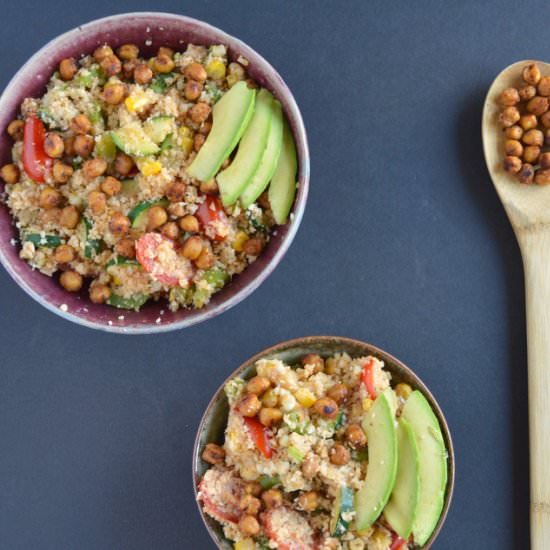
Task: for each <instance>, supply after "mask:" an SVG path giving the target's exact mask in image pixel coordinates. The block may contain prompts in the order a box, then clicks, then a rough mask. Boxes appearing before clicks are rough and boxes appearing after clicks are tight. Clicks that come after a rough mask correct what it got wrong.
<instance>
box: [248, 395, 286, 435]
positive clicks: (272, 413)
mask: <svg viewBox="0 0 550 550" xmlns="http://www.w3.org/2000/svg"><path fill="white" fill-rule="evenodd" d="M251 395H254V394H251ZM258 418H259V420H260V422H261V423H262V424H263V425H264V426H267V427H268V428H269V427H271V426H274V425H275V424H278V423H279V422H280V421H281V420H282V419H283V413H282V411H281V410H280V409H276V408H274V407H262V408H261V410H260V413H259V415H258Z"/></svg>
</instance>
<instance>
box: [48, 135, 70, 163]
mask: <svg viewBox="0 0 550 550" xmlns="http://www.w3.org/2000/svg"><path fill="white" fill-rule="evenodd" d="M64 150H65V144H64V143H63V138H62V137H61V136H60V135H59V134H56V133H55V132H48V133H47V134H46V137H45V139H44V151H45V152H46V154H47V155H48V156H49V157H52V158H56V159H57V158H60V157H61V156H62V155H63V151H64Z"/></svg>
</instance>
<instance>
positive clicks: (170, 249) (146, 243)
mask: <svg viewBox="0 0 550 550" xmlns="http://www.w3.org/2000/svg"><path fill="white" fill-rule="evenodd" d="M136 258H137V260H138V262H139V263H140V264H141V265H142V266H143V268H144V269H145V271H147V272H148V273H150V274H151V276H152V277H153V279H155V280H157V281H159V282H161V283H163V284H165V285H168V286H181V287H184V288H186V287H187V286H188V284H189V281H190V279H191V278H192V277H193V274H194V269H193V267H192V265H191V262H190V261H189V260H188V259H186V258H184V257H182V256H180V255H179V254H178V253H177V252H176V249H175V245H174V241H172V240H171V239H169V238H167V237H165V236H164V235H161V234H160V233H145V235H142V236H141V237H140V238H139V240H138V241H137V243H136Z"/></svg>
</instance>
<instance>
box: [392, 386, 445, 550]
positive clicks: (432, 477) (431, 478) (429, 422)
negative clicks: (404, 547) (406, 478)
mask: <svg viewBox="0 0 550 550" xmlns="http://www.w3.org/2000/svg"><path fill="white" fill-rule="evenodd" d="M401 418H402V419H405V420H406V421H407V422H409V424H410V425H411V427H412V430H413V432H414V435H415V439H416V442H417V445H418V453H419V461H418V464H419V474H420V491H419V496H418V508H417V513H416V518H415V520H414V523H413V529H412V532H413V536H414V542H415V543H416V544H418V545H419V546H423V545H424V544H425V543H426V542H427V541H428V539H429V538H430V536H431V534H432V533H433V531H434V529H435V527H436V525H437V522H438V521H439V517H440V516H441V511H442V509H443V503H444V501H445V489H446V487H447V449H446V448H445V442H444V440H443V435H442V433H441V428H440V427H439V422H438V421H437V417H436V416H435V414H434V412H433V410H432V408H431V407H430V404H429V403H428V401H427V400H426V398H425V397H424V396H423V395H422V394H421V393H420V392H419V391H417V390H415V391H414V392H412V393H411V395H410V396H409V398H408V399H407V401H406V403H405V405H404V407H403V412H402V413H401Z"/></svg>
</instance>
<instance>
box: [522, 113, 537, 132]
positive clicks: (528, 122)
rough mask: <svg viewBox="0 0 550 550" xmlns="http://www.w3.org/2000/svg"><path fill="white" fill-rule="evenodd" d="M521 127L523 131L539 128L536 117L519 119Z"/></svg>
mask: <svg viewBox="0 0 550 550" xmlns="http://www.w3.org/2000/svg"><path fill="white" fill-rule="evenodd" d="M519 125H520V126H521V127H522V128H523V130H531V129H532V128H536V127H537V126H538V120H537V117H536V116H535V115H523V116H522V117H521V118H520V119H519Z"/></svg>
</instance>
